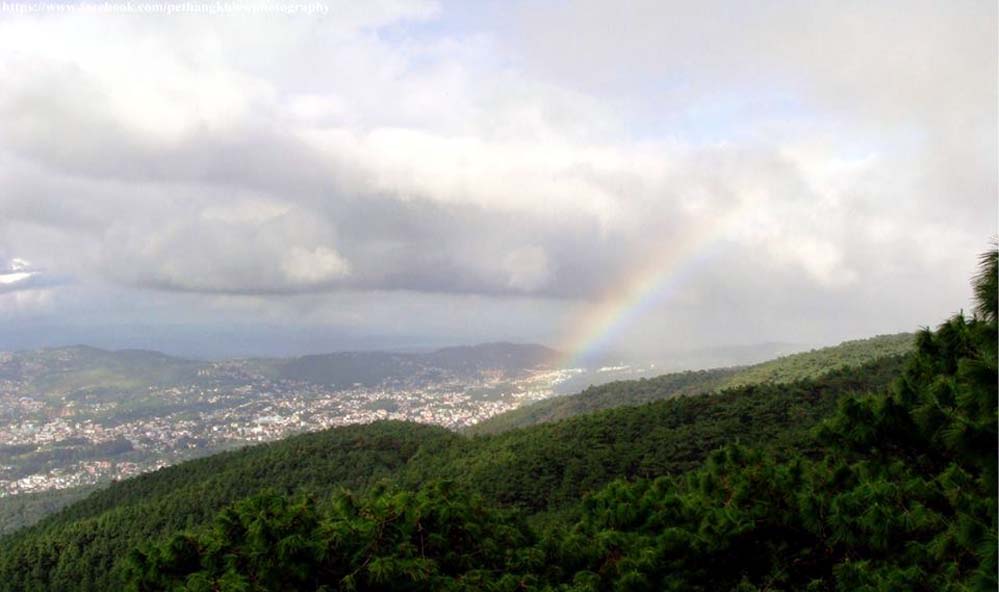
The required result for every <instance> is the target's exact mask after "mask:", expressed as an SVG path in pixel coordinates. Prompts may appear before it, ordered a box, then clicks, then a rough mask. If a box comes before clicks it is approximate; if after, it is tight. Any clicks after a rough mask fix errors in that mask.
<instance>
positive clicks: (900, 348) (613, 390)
mask: <svg viewBox="0 0 999 592" xmlns="http://www.w3.org/2000/svg"><path fill="white" fill-rule="evenodd" d="M912 344H913V336H912V334H911V333H899V334H897V335H879V336H877V337H872V338H870V339H861V340H856V341H846V342H844V343H841V344H839V345H836V346H833V347H826V348H822V349H816V350H812V351H809V352H803V353H799V354H792V355H788V356H783V357H780V358H777V359H776V360H771V361H768V362H763V363H761V364H755V365H753V366H748V367H745V368H717V369H713V370H701V371H696V372H677V373H673V374H666V375H663V376H657V377H656V378H651V379H643V380H627V381H619V382H612V383H608V384H605V385H601V386H599V387H590V388H588V389H586V390H585V391H583V392H582V393H580V394H578V395H572V396H568V397H558V398H554V399H548V400H545V401H539V402H537V403H534V404H532V405H526V406H524V407H521V408H519V409H514V410H513V411H509V412H507V413H503V414H501V415H497V416H496V417H493V418H490V419H487V420H486V421H483V422H481V423H479V424H477V425H475V426H472V427H471V428H469V430H468V432H469V433H470V434H496V433H500V432H504V431H506V430H511V429H515V428H522V427H526V426H531V425H536V424H539V423H544V422H549V421H558V420H561V419H566V418H569V417H573V416H576V415H581V414H584V413H592V412H594V411H599V410H601V409H611V408H614V407H620V406H622V405H641V404H643V403H648V402H650V401H656V400H660V399H668V398H672V397H678V396H684V395H698V394H703V393H710V392H715V391H718V390H720V389H723V388H728V387H734V386H744V385H749V384H764V383H774V384H784V383H788V382H793V381H796V380H803V379H807V378H817V377H819V376H822V375H823V374H825V373H827V372H830V371H832V370H835V369H837V368H844V367H848V366H858V365H861V364H864V363H867V362H870V361H872V360H876V359H878V358H881V357H884V356H893V355H900V354H905V353H908V352H910V351H912V348H913V345H912Z"/></svg>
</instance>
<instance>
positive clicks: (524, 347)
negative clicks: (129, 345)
mask: <svg viewBox="0 0 999 592" xmlns="http://www.w3.org/2000/svg"><path fill="white" fill-rule="evenodd" d="M557 358H558V352H556V351H555V350H553V349H550V348H547V347H545V346H542V345H536V344H516V343H486V344H480V345H471V346H457V347H448V348H443V349H439V350H436V351H432V352H428V353H393V352H382V351H364V352H338V353H329V354H317V355H307V356H299V357H293V358H249V359H237V360H228V361H225V362H205V361H196V360H188V359H184V358H178V357H174V356H170V355H167V354H163V353H160V352H156V351H147V350H118V351H108V350H103V349H99V348H96V347H90V346H86V345H76V346H70V347H60V348H47V349H40V350H32V351H19V352H13V353H0V381H15V382H18V383H21V384H23V385H26V387H27V388H28V389H29V390H30V391H31V392H33V393H36V394H48V395H56V394H65V393H67V392H71V391H75V390H80V389H108V390H134V389H141V388H146V387H150V386H156V387H162V386H169V385H173V384H191V383H199V382H201V381H203V380H204V379H205V378H206V377H212V376H216V375H217V374H218V373H219V372H223V371H233V370H234V369H238V370H239V372H241V373H244V374H254V375H258V376H261V377H265V378H270V379H286V380H301V381H305V382H312V383H315V384H320V385H324V386H350V385H353V384H362V385H365V386H373V385H377V384H381V383H383V382H385V381H391V380H395V379H403V378H408V377H411V376H414V375H418V374H421V373H423V374H426V373H429V374H431V375H432V374H433V373H435V372H446V373H449V374H451V375H455V376H458V377H461V376H469V375H472V374H478V373H481V372H484V371H489V370H497V371H502V372H504V373H506V374H508V375H510V374H512V375H516V374H518V373H522V372H526V371H528V370H534V369H537V368H539V367H546V366H548V365H550V364H552V363H553V362H554V361H555V360H556V359H557Z"/></svg>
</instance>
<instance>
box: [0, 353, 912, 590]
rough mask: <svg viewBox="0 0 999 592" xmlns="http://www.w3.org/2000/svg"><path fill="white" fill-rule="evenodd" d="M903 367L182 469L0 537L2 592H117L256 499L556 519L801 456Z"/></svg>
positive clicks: (329, 436)
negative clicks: (444, 506) (705, 465)
mask: <svg viewBox="0 0 999 592" xmlns="http://www.w3.org/2000/svg"><path fill="white" fill-rule="evenodd" d="M901 366H902V362H901V360H900V358H885V359H883V360H881V361H878V362H875V363H873V364H869V365H867V366H865V367H863V368H857V369H851V370H850V371H840V372H834V373H833V374H831V375H829V376H826V377H824V378H823V379H821V380H818V381H801V382H799V383H795V384H793V385H785V386H780V387H778V386H774V385H765V386H758V387H757V386H754V387H741V388H738V389H731V390H728V391H726V392H724V393H722V394H719V395H716V396H712V397H689V398H680V399H675V400H668V401H658V402H654V403H650V404H648V405H644V406H641V407H627V408H622V409H612V410H607V411H603V412H600V413H595V414H591V415H585V416H580V417H576V418H572V419H570V420H568V421H564V422H558V423H552V424H545V425H539V426H535V427H532V428H528V429H525V430H517V431H513V432H508V433H504V434H500V435H497V436H488V437H476V438H468V437H466V436H461V435H458V434H455V433H453V432H449V431H447V430H444V429H441V428H434V427H429V426H423V425H418V424H408V423H400V422H382V423H376V424H369V425H364V426H351V427H345V428H337V429H333V430H327V431H323V432H318V433H313V434H305V435H301V436H296V437H293V438H290V439H287V440H284V441H281V442H276V443H272V444H265V445H261V446H256V447H252V448H247V449H244V450H241V451H236V452H230V453H224V454H220V455H216V456H212V457H209V458H205V459H200V460H195V461H190V462H186V463H182V464H180V465H176V466H174V467H169V468H166V469H162V470H160V471H156V472H154V473H150V474H147V475H143V476H140V477H137V478H134V479H129V480H127V481H123V482H120V483H116V484H114V485H112V486H111V487H109V488H107V489H105V490H102V491H99V492H96V493H94V494H93V495H91V496H90V497H89V498H87V499H85V500H83V501H82V502H79V503H76V504H74V505H72V506H69V507H68V508H66V509H64V510H62V511H61V512H59V513H57V514H55V515H53V516H50V517H49V518H47V519H45V520H43V521H42V522H40V523H39V524H37V525H35V526H33V527H30V528H27V529H24V530H22V531H19V532H17V533H15V534H13V535H11V536H9V537H7V538H5V539H2V540H0V590H45V589H59V590H107V589H119V588H121V587H123V586H124V583H125V579H126V573H125V567H126V562H125V561H124V559H125V558H126V557H127V555H128V553H129V551H131V550H133V549H135V548H138V547H139V546H141V545H142V544H143V543H146V542H148V541H154V540H161V539H163V537H166V536H168V535H170V534H172V533H177V532H179V531H182V530H184V529H187V528H197V527H199V526H200V525H203V524H206V523H207V522H209V521H210V519H211V517H212V516H213V515H214V513H215V512H217V511H218V510H219V509H221V508H223V507H225V506H226V505H227V504H230V503H232V502H234V501H236V500H239V499H243V498H246V497H248V496H250V495H253V494H255V493H259V492H263V491H271V492H277V493H292V492H304V493H310V494H312V495H315V496H318V497H320V498H322V497H325V496H327V495H329V494H330V493H332V492H333V491H335V490H338V489H339V488H348V489H352V490H354V491H364V490H367V489H369V488H370V487H371V486H372V485H375V484H379V483H380V484H388V485H391V486H393V487H403V488H406V489H413V488H418V487H419V486H421V485H423V484H425V483H427V482H430V481H435V480H440V479H445V480H448V481H451V482H453V483H457V484H459V485H461V486H462V487H464V488H469V489H471V490H474V491H477V492H479V493H480V494H481V495H483V496H484V497H485V499H487V500H489V501H490V503H497V504H500V505H502V506H504V507H513V508H519V509H521V510H523V511H526V512H528V513H530V514H535V513H538V512H551V511H555V512H559V511H564V510H566V509H567V508H571V507H572V506H573V505H574V504H576V503H577V502H578V500H579V499H580V497H581V496H583V495H585V494H587V493H590V492H594V491H597V490H598V489H599V488H600V487H602V486H604V485H605V484H607V483H608V482H610V481H611V480H613V479H616V478H621V477H628V478H634V477H656V476H660V475H667V474H676V473H679V472H682V471H686V470H689V469H692V468H695V467H697V466H699V465H700V463H701V462H702V461H703V460H704V458H705V457H706V456H707V454H708V453H709V452H711V451H712V450H714V449H717V448H718V447H720V446H724V445H725V444H728V443H733V442H744V443H754V444H760V445H767V446H770V445H776V447H777V448H779V449H793V448H802V449H804V448H807V431H808V429H809V428H810V427H811V426H813V425H814V424H815V423H816V422H817V421H819V420H820V419H821V418H823V417H827V416H829V415H830V414H831V413H832V412H833V410H834V409H835V405H836V401H837V399H839V398H840V397H842V396H845V395H847V394H849V393H854V392H862V391H866V390H870V389H878V388H882V387H884V386H885V385H886V384H888V383H889V382H890V381H891V379H892V378H893V377H894V376H895V375H897V373H898V372H899V371H900V368H901ZM43 566H45V567H43Z"/></svg>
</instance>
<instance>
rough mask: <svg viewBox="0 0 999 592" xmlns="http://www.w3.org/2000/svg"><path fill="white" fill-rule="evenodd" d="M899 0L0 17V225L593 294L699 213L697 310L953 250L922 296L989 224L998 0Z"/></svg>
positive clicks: (403, 282) (251, 278)
mask: <svg viewBox="0 0 999 592" xmlns="http://www.w3.org/2000/svg"><path fill="white" fill-rule="evenodd" d="M899 6H900V5H898V4H895V3H890V2H885V3H875V4H874V5H870V6H868V5H849V6H844V5H842V4H841V3H832V2H829V3H826V2H820V3H817V4H814V5H811V6H810V7H808V8H805V7H804V6H785V5H782V4H777V3H773V4H771V3H763V4H760V5H758V6H757V5H754V6H753V7H752V8H749V5H745V6H742V5H738V6H736V5H732V4H731V3H725V5H724V7H725V9H726V10H727V11H731V13H732V14H733V18H730V19H718V18H716V14H715V11H713V10H709V9H707V8H703V7H697V8H695V7H692V5H690V4H689V3H681V2H673V3H671V2H661V3H660V2H649V3H635V4H633V5H632V8H631V9H629V10H618V9H617V8H616V7H612V6H611V5H609V4H607V3H602V2H595V3H588V2H580V3H574V4H573V6H572V8H571V10H562V9H561V8H560V9H559V10H557V11H553V10H552V9H551V8H550V7H546V6H544V5H534V4H530V3H528V4H527V5H525V6H523V7H522V11H521V12H519V13H518V12H516V11H514V12H512V13H510V14H509V15H505V16H504V17H503V18H506V19H507V20H506V21H502V22H499V21H498V22H495V23H492V22H489V23H485V24H483V25H482V26H481V27H480V26H477V25H476V23H475V22H474V19H472V21H469V22H463V21H461V20H460V19H457V20H454V19H452V17H451V15H450V12H449V7H448V6H446V5H444V6H441V5H438V4H437V3H431V2H404V1H390V2H383V3H377V4H368V3H343V4H342V5H340V4H338V5H337V6H334V7H332V8H331V16H330V17H328V18H313V17H309V18H305V17H302V18H294V19H273V18H251V17H246V18H243V17H240V18H233V19H225V20H222V19H205V18H186V17H182V18H176V19H155V20H153V19H143V18H130V17H129V18H125V17H123V18H88V17H86V16H83V15H71V16H52V17H46V18H38V17H10V18H4V19H0V76H2V77H3V80H4V81H5V84H4V86H3V88H2V89H0V183H2V184H3V187H4V191H3V192H2V193H0V253H17V254H19V255H22V254H23V256H24V257H25V258H27V259H29V260H31V261H33V262H37V263H38V264H40V266H41V267H44V269H45V270H46V275H48V273H49V272H50V271H51V272H52V273H53V274H56V275H59V274H61V275H63V276H66V277H73V278H76V279H78V280H80V281H86V282H87V283H88V284H89V285H91V286H94V285H96V286H100V285H115V286H119V287H121V286H124V287H125V288H124V289H132V288H137V289H138V290H137V293H138V294H147V295H148V296H146V297H147V298H150V299H152V298H170V297H173V296H169V295H170V294H174V293H179V292H182V293H198V292H204V293H208V294H209V295H210V296H209V297H211V298H229V297H231V298H233V299H236V300H239V301H240V302H244V300H245V299H247V298H256V299H259V302H260V306H262V307H269V310H272V311H275V312H274V314H275V315H280V314H288V315H291V313H288V310H287V309H286V308H284V307H283V305H282V304H281V303H282V302H285V300H282V299H295V302H300V301H302V300H301V299H303V298H305V296H304V295H303V294H304V293H309V294H313V295H316V297H317V298H318V297H323V296H324V297H328V298H334V297H336V295H339V294H344V293H354V292H355V291H364V292H370V293H372V294H381V296H378V297H379V298H387V296H384V291H392V290H404V291H409V292H407V293H412V292H419V293H421V294H423V295H426V297H427V298H430V299H432V298H441V299H442V302H443V301H444V299H446V298H447V297H448V295H451V294H460V295H462V296H461V297H463V298H464V297H478V296H475V295H485V296H483V297H485V298H491V297H494V296H497V295H505V296H516V297H523V296H525V295H527V296H536V297H541V298H581V299H584V300H585V299H592V298H598V297H599V295H600V294H603V293H605V292H606V291H607V285H608V283H612V282H614V281H618V280H619V278H627V277H629V275H631V274H632V273H633V272H634V270H636V269H644V268H646V267H648V265H649V261H654V260H655V258H656V255H657V254H659V253H663V252H669V250H670V247H671V244H672V241H675V240H676V237H677V236H684V235H686V234H688V233H689V231H690V229H695V230H696V229H700V228H713V227H715V226H719V225H720V226H722V227H723V230H724V232H723V233H722V235H723V238H722V239H721V240H723V241H725V244H726V246H727V247H728V251H727V252H726V254H725V255H724V256H721V257H719V258H717V259H713V260H712V263H711V265H712V267H710V268H705V269H698V270H696V272H693V273H691V274H690V276H691V277H690V279H689V280H687V281H690V282H692V283H693V284H695V285H693V286H692V288H691V290H690V291H689V293H691V294H701V295H704V296H703V297H702V300H703V302H704V304H703V306H704V309H703V310H699V311H695V313H693V314H695V316H701V317H703V316H708V315H711V314H717V312H718V311H717V310H715V309H714V308H712V307H713V306H715V305H716V304H717V303H714V304H712V303H711V302H709V300H710V299H711V295H712V292H711V290H715V291H717V290H718V289H720V288H719V287H718V285H717V284H715V283H714V282H715V281H716V279H717V278H722V277H729V278H732V279H731V281H732V282H733V283H732V284H731V285H730V286H728V289H730V290H732V291H733V292H738V293H740V295H741V301H742V302H743V305H744V306H747V307H749V308H753V307H755V308H756V309H757V311H758V312H759V311H763V309H765V308H767V307H772V306H773V305H774V304H773V303H774V302H777V301H781V296H780V294H782V293H784V292H795V293H807V294H809V295H810V296H809V297H810V298H815V299H820V300H822V301H823V302H825V303H826V304H830V305H831V303H838V302H840V301H841V300H839V299H849V298H852V299H853V300H850V301H849V302H850V303H852V304H851V306H852V307H853V310H861V309H862V308H863V306H862V305H864V306H870V307H871V308H872V309H877V308H878V307H886V306H890V305H891V304H892V303H895V302H897V300H898V299H899V298H901V297H902V295H903V294H904V295H905V296H906V297H911V294H912V291H911V289H910V288H911V286H909V285H908V284H906V283H905V282H903V281H901V280H899V284H898V286H899V287H898V288H896V289H894V290H892V289H884V290H880V291H876V292H865V291H864V287H865V286H870V285H874V284H875V283H879V282H886V281H887V280H885V279H884V277H883V276H882V275H881V274H883V273H884V270H891V273H894V274H896V276H895V277H896V278H897V277H926V276H941V277H946V278H948V283H947V285H948V286H951V287H950V288H948V289H947V290H944V291H942V292H940V293H937V294H920V295H919V298H920V299H921V300H920V302H918V303H915V304H914V305H913V306H914V307H915V308H916V309H914V310H913V311H912V313H911V314H912V316H913V317H915V316H917V315H919V314H923V313H927V314H928V313H929V311H937V310H938V309H940V308H941V306H943V305H942V304H941V303H943V302H950V301H953V300H958V299H960V298H961V297H962V295H964V294H965V293H966V289H965V284H964V283H963V281H964V280H963V279H962V278H964V277H965V276H967V275H968V272H969V270H970V268H971V266H972V265H973V257H974V254H975V252H976V251H977V250H978V249H980V248H982V246H983V245H984V243H985V241H986V240H987V237H988V236H989V235H990V234H993V233H995V216H994V214H995V194H996V185H997V181H996V172H995V166H994V163H995V159H996V138H995V135H994V133H993V132H994V130H995V126H996V116H995V111H996V107H995V105H996V96H995V95H996V90H995V88H996V84H995V82H996V80H995V79H996V71H995V54H996V52H995V38H994V37H995V36H994V28H995V20H996V19H995V8H994V7H993V6H990V5H985V4H975V3H968V4H962V6H961V7H956V8H953V9H951V8H949V7H943V6H942V5H939V4H937V3H929V2H916V3H906V4H905V14H906V18H905V19H898V18H896V17H897V14H896V13H897V12H898V10H899ZM716 8H717V7H716ZM472 12H475V11H474V10H473V11H472ZM736 17H737V18H736ZM468 18H471V17H468ZM463 27H464V28H463ZM625 32H626V33H627V34H625ZM579 40H585V43H579ZM706 48H707V49H706ZM719 221H721V222H719ZM695 234H696V232H695ZM934 237H936V238H934ZM715 242H717V241H715ZM702 249H704V250H707V249H708V247H706V246H705V247H702ZM698 254H699V253H698ZM747 270H752V271H753V273H754V274H756V275H758V276H761V277H766V278H773V280H772V281H771V282H758V281H756V279H755V278H753V277H750V275H749V273H748V271H747ZM25 273H33V272H32V271H31V268H26V267H19V268H16V269H15V268H14V265H13V264H12V265H11V269H10V270H9V272H8V273H6V274H5V275H0V283H2V284H4V285H19V284H20V283H21V282H27V281H29V280H30V281H35V280H36V279H37V278H34V277H25V276H23V275H19V274H25ZM5 278H6V279H5ZM60 289H66V290H75V289H77V287H75V286H71V285H66V286H64V287H63V288H60ZM94 289H97V288H94ZM22 291H23V290H22ZM165 295H166V296H165ZM469 295H472V296H469ZM177 297H178V298H180V296H177ZM22 298H26V297H22ZM864 299H869V300H870V301H867V300H864ZM695 300H696V299H695ZM501 301H502V299H501ZM227 302H230V303H231V301H227ZM692 302H693V301H692ZM354 304H355V305H356V303H354ZM358 306H360V305H358ZM372 306H374V305H372ZM343 314H344V315H347V316H350V315H349V314H348V313H347V312H346V311H344V312H343ZM350 314H352V315H353V317H356V318H362V319H364V318H368V315H365V314H363V312H362V313H357V312H356V311H355V312H352V313H350ZM439 314H441V315H442V316H444V315H447V314H448V311H447V306H446V305H443V304H442V306H441V309H440V312H439ZM746 314H747V315H749V314H752V313H751V312H747V313H746ZM856 314H862V313H859V312H858V313H856ZM249 316H250V317H252V316H253V315H249ZM291 317H294V315H291ZM353 317H352V318H353ZM345 318H346V317H345ZM428 322H429V321H428ZM732 330H733V331H738V330H742V331H747V332H748V331H749V329H748V328H746V327H742V328H741V329H740V328H738V327H735V326H734V325H733V328H732ZM830 330H833V329H830Z"/></svg>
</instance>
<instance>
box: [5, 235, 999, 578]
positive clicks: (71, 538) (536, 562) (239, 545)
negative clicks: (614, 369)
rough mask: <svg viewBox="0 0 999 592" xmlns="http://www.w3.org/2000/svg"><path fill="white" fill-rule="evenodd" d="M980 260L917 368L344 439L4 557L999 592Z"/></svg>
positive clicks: (212, 476)
mask: <svg viewBox="0 0 999 592" xmlns="http://www.w3.org/2000/svg"><path fill="white" fill-rule="evenodd" d="M982 263H983V265H982V272H981V275H980V276H979V277H978V278H977V279H976V282H975V290H976V295H977V298H978V308H977V310H976V311H975V313H974V315H973V316H972V317H970V318H967V317H965V316H963V315H958V316H955V317H954V318H952V319H949V320H948V321H946V322H945V323H943V324H942V325H940V326H939V327H938V328H937V329H936V330H930V329H925V330H923V331H920V332H919V333H918V334H917V335H916V336H915V338H914V352H913V353H911V354H909V355H905V356H897V355H896V356H892V355H888V356H884V357H880V358H878V359H876V360H874V361H872V362H868V363H866V364H864V365H862V366H854V367H845V368H838V369H835V370H832V371H829V372H820V373H816V374H815V375H814V376H813V377H811V378H807V379H803V380H796V381H793V382H788V383H781V382H765V383H762V384H751V385H743V386H735V387H731V388H727V389H724V390H722V391H720V392H719V393H717V394H713V395H705V396H690V397H679V398H671V399H667V400H655V401H652V402H649V403H645V404H642V405H637V406H634V405H633V406H626V407H620V408H615V409H609V410H602V411H597V412H595V413H591V414H585V415H578V416H575V417H572V418H569V419H567V420H564V421H558V422H554V423H545V424H541V425H536V426H532V427H528V428H524V429H517V430H512V431H507V432H504V433H502V434H498V435H490V436H476V437H467V436H462V435H458V434H454V433H451V432H448V431H446V430H443V429H438V428H432V427H427V426H418V425H414V424H405V423H397V422H384V423H378V424H371V425H368V426H354V427H350V428H340V429H336V430H330V431H326V432H320V433H315V434H308V435H303V436H298V437H295V438H291V439H288V440H285V441H282V442H278V443H274V444H270V445H264V446H259V447H254V448H249V449H245V450H241V451H235V452H230V453H226V454H222V455H218V456H214V457H210V458H206V459H201V460H198V461H193V462H189V463H184V464H181V465H178V466H175V467H171V468H168V469H163V470H161V471H157V472H156V473H153V474H149V475H145V476H142V477H139V478H136V479H131V480H128V481H124V482H122V483H118V484H115V485H114V486H112V487H109V488H107V489H105V490H102V491H99V492H96V493H94V494H92V495H91V496H90V497H88V498H87V499H85V500H83V501H81V502H78V503H76V504H73V505H71V506H69V507H67V508H65V509H64V510H62V511H61V512H59V513H57V514H55V515H53V516H50V517H49V518H47V519H45V520H43V521H42V522H40V523H39V524H37V525H36V526H34V527H32V528H28V529H24V530H21V531H19V532H17V533H14V534H13V535H10V536H8V537H6V538H4V539H2V540H0V590H19V591H20V590H55V589H58V590H108V589H122V588H130V589H132V590H142V591H147V590H149V591H152V590H192V591H194V590H199V591H200V590H205V591H208V590H226V591H236V590H247V591H249V590H320V589H322V590H428V589H429V590H503V591H507V590H509V591H514V590H551V591H556V590H559V591H570V590H572V591H599V590H650V591H651V590H746V591H749V590H780V589H784V590H844V591H845V590H885V591H887V590H927V591H929V590H994V589H996V586H997V582H996V569H997V565H996V553H997V538H996V537H997V531H996V521H997V512H996V503H997V496H996V482H997V446H996V441H997V440H996V439H997V429H996V427H997V376H999V374H997V350H996V341H997V338H999V333H997V322H996V317H997V302H996V294H997V285H996V277H997V269H996V253H995V252H991V253H989V254H988V255H987V256H986V257H985V258H984V260H983V262H982ZM646 382H654V381H646Z"/></svg>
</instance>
